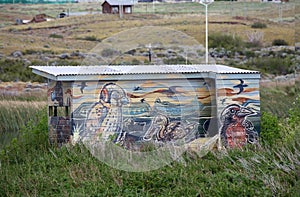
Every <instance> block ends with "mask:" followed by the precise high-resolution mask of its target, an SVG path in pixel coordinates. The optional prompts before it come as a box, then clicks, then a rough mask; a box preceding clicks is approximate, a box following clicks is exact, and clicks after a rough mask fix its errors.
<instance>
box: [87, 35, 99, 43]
mask: <svg viewBox="0 0 300 197" xmlns="http://www.w3.org/2000/svg"><path fill="white" fill-rule="evenodd" d="M83 40H87V41H99V42H100V41H101V40H99V39H98V38H97V37H96V36H86V37H84V38H83Z"/></svg>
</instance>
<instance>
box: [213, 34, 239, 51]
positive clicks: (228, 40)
mask: <svg viewBox="0 0 300 197" xmlns="http://www.w3.org/2000/svg"><path fill="white" fill-rule="evenodd" d="M208 45H209V48H225V49H226V50H232V49H238V48H241V47H243V46H244V42H243V41H242V39H241V38H240V37H238V36H232V35H228V34H221V33H215V34H212V35H210V36H209V40H208Z"/></svg>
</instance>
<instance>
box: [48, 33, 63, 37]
mask: <svg viewBox="0 0 300 197" xmlns="http://www.w3.org/2000/svg"><path fill="white" fill-rule="evenodd" d="M49 38H64V37H63V36H62V35H59V34H50V35H49Z"/></svg>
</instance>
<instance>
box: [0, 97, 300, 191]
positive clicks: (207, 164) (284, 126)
mask: <svg viewBox="0 0 300 197" xmlns="http://www.w3.org/2000/svg"><path fill="white" fill-rule="evenodd" d="M299 102H300V101H299ZM299 102H297V103H296V104H295V105H294V106H293V108H292V109H291V110H290V117H291V118H289V119H281V120H280V124H278V125H277V126H280V129H281V130H282V132H286V131H287V130H289V129H295V125H297V123H298V122H299V113H300V109H299V108H298V104H299ZM38 116H39V118H40V121H38V122H37V123H35V124H34V123H33V122H30V123H29V124H27V125H26V127H23V128H22V129H21V132H20V136H19V138H15V139H14V140H13V141H12V142H11V143H10V144H9V146H7V147H6V148H5V149H3V150H2V151H1V152H0V193H1V194H2V195H4V196H19V195H20V194H21V195H22V196H297V195H298V194H299V193H300V144H299V140H300V134H299V132H298V131H297V134H295V135H293V138H286V137H288V136H287V135H286V134H285V135H280V136H285V137H284V138H286V139H281V140H280V141H281V143H280V144H273V145H272V144H267V143H263V144H262V145H261V146H246V147H245V148H244V149H232V150H227V151H225V152H224V151H222V152H218V151H215V152H210V153H209V154H207V155H206V156H204V157H199V156H198V155H197V153H191V152H187V153H186V154H184V155H183V156H182V158H181V159H179V160H178V161H174V162H173V163H171V164H169V165H167V166H165V167H162V168H160V169H158V170H153V171H148V172H139V173H138V172H126V171H120V170H117V169H114V168H111V167H109V166H107V165H105V164H104V163H102V162H100V161H98V160H97V159H96V158H94V157H93V156H92V155H91V154H90V153H89V151H88V150H87V149H86V148H85V147H84V146H83V145H81V144H77V145H75V146H63V147H61V148H58V147H56V146H54V145H51V144H49V143H48V136H47V114H46V113H45V112H41V113H38ZM267 118H268V117H267ZM286 120H288V121H286ZM267 122H268V121H267ZM268 125H269V127H270V128H268V130H269V131H271V130H272V127H273V126H272V124H266V125H265V126H268ZM262 128H264V127H262ZM262 132H263V131H262ZM295 132H296V131H295ZM278 136H279V135H278ZM273 139H274V138H273Z"/></svg>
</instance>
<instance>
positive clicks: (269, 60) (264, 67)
mask: <svg viewBox="0 0 300 197" xmlns="http://www.w3.org/2000/svg"><path fill="white" fill-rule="evenodd" d="M245 65H246V66H247V67H248V68H255V69H259V70H260V71H262V72H266V73H271V74H275V75H285V74H288V73H292V72H293V71H294V70H293V62H292V61H291V59H289V58H280V57H257V58H252V59H251V60H250V61H248V62H247V63H246V64H245Z"/></svg>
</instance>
